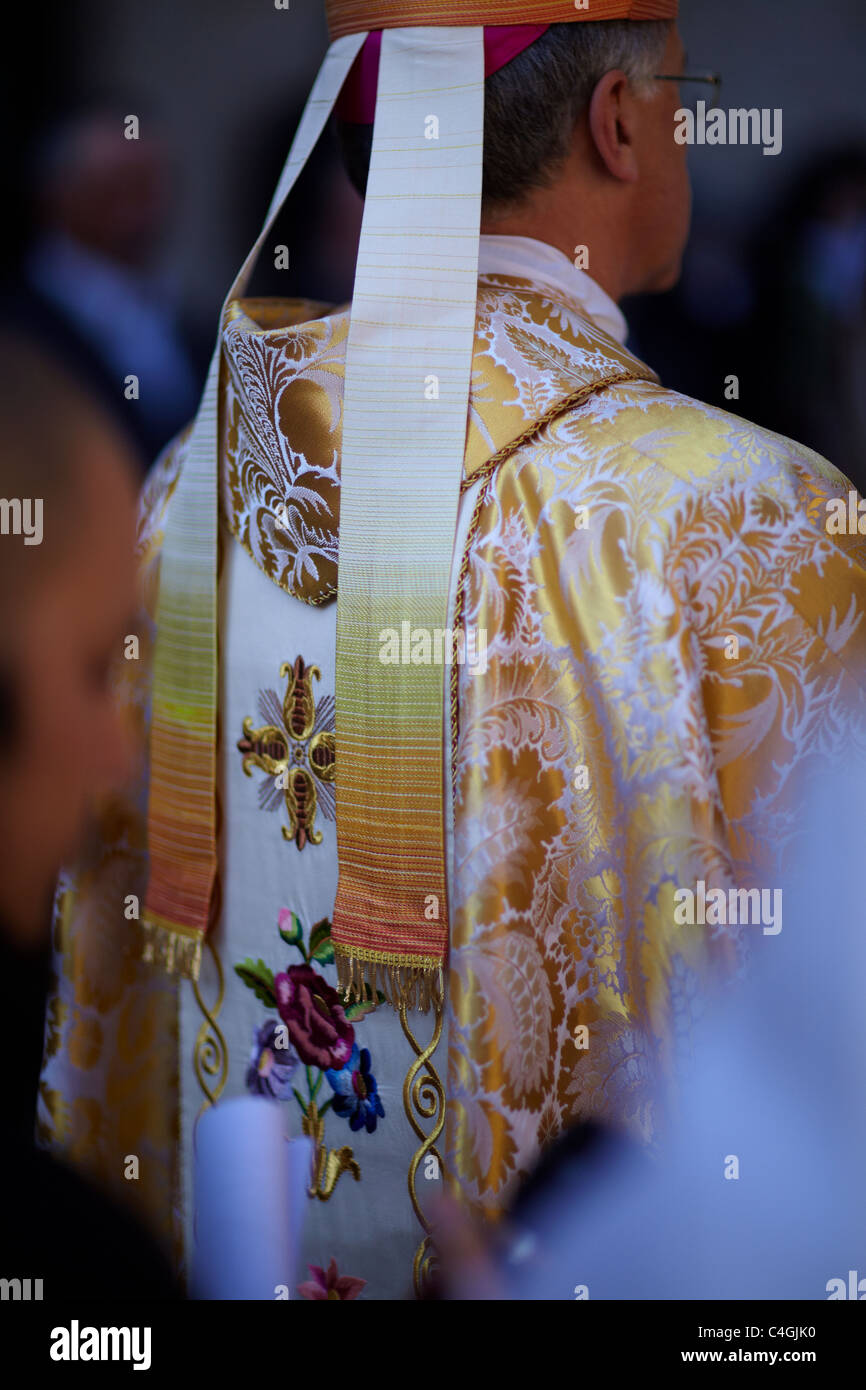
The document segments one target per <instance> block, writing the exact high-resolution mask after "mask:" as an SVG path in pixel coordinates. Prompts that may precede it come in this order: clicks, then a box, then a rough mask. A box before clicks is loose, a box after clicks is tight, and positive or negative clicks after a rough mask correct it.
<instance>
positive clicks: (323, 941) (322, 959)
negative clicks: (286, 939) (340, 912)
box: [295, 917, 348, 1017]
mask: <svg viewBox="0 0 866 1390" xmlns="http://www.w3.org/2000/svg"><path fill="white" fill-rule="evenodd" d="M295 920H296V921H297V918H296V919H295ZM310 959H311V960H315V961H318V962H319V964H320V965H333V963H334V948H333V946H332V945H331V924H330V922H329V921H328V919H327V917H323V918H322V920H321V922H316V923H315V924H314V926H313V928H312V930H311V932H310ZM347 1017H348V1015H347Z"/></svg>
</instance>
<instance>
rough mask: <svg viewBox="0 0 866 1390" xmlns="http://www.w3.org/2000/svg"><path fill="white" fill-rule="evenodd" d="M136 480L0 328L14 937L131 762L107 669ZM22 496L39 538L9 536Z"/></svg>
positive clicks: (39, 927) (2, 617) (129, 568)
mask: <svg viewBox="0 0 866 1390" xmlns="http://www.w3.org/2000/svg"><path fill="white" fill-rule="evenodd" d="M134 477H135V475H134V471H133V468H132V465H131V463H130V462H129V461H128V458H127V456H126V453H125V450H124V446H123V443H122V441H121V440H120V439H119V437H118V436H117V435H116V434H115V432H114V431H113V429H112V427H111V426H110V424H108V423H107V422H106V421H105V420H104V419H103V418H102V416H101V415H100V414H99V412H98V410H97V409H96V408H94V407H93V406H92V405H91V404H90V402H89V401H87V400H86V398H85V397H84V396H83V395H82V394H81V393H80V392H79V389H78V388H77V387H76V386H74V385H73V384H72V383H71V382H69V381H68V380H67V378H66V377H65V376H64V375H63V374H62V373H61V372H60V371H59V370H58V369H56V368H55V367H54V366H52V365H49V364H48V363H47V362H46V361H44V360H43V359H42V358H41V357H40V356H39V355H38V353H37V352H36V351H35V350H34V349H32V348H30V347H29V346H28V345H24V344H22V343H20V342H17V341H15V340H14V339H12V338H8V337H6V336H5V335H4V336H2V337H0V499H2V502H0V525H2V526H3V529H4V530H5V532H6V533H5V534H0V926H2V929H3V930H4V931H6V932H7V933H9V934H10V935H11V936H12V937H14V938H15V939H16V940H18V941H19V942H26V941H28V940H34V939H36V938H38V937H39V936H40V934H42V933H43V932H44V931H45V929H46V926H47V921H48V911H49V907H50V901H51V894H52V890H53V885H54V880H55V877H56V874H57V871H58V869H59V868H60V867H61V866H62V864H63V863H64V861H65V860H66V859H67V858H68V857H69V856H71V855H73V854H74V853H75V851H76V849H77V848H78V846H79V843H80V841H81V837H82V834H83V832H84V830H85V828H86V824H87V820H88V812H89V811H90V810H91V808H92V806H93V804H94V802H95V801H96V800H97V799H98V798H99V797H100V796H101V795H102V794H103V793H105V792H107V791H109V790H110V789H112V788H114V787H116V786H117V785H118V784H120V783H121V782H122V781H123V779H124V777H125V775H126V773H127V770H128V769H127V758H128V753H127V748H126V742H125V737H124V734H123V732H122V729H121V725H120V722H119V716H118V712H117V709H116V707H115V704H114V701H113V698H112V692H111V685H110V674H111V667H112V663H113V662H114V661H115V660H116V659H117V658H118V656H119V655H121V654H122V650H123V646H122V639H123V637H124V634H126V633H128V632H129V631H130V630H131V621H132V615H133V614H134V612H135V607H136V578H135V575H136V566H135V555H134V546H135V508H136V494H135V482H134ZM28 500H29V501H30V503H31V504H32V503H33V502H34V501H35V502H36V503H37V504H40V503H41V513H42V535H41V540H40V543H38V544H28V543H27V537H26V536H25V535H24V534H23V533H22V534H15V533H14V532H15V528H16V519H17V516H18V508H17V507H16V506H15V503H16V502H25V503H26V502H27V501H28ZM4 504H5V505H4ZM26 512H27V507H26V506H25V507H24V508H23V509H22V514H23V515H25V516H26ZM37 514H38V505H37V507H36V508H35V509H34V511H33V515H37ZM31 531H32V535H31V537H30V539H31V540H34V539H35V537H36V535H37V534H38V532H37V530H36V528H35V527H31Z"/></svg>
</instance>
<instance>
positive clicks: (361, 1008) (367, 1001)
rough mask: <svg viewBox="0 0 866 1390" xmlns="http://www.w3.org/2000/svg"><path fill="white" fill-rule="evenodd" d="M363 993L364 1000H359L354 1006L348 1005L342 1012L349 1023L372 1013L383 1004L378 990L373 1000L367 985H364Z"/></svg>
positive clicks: (383, 997) (382, 998) (382, 996)
mask: <svg viewBox="0 0 866 1390" xmlns="http://www.w3.org/2000/svg"><path fill="white" fill-rule="evenodd" d="M364 993H365V995H366V998H364V999H359V1000H358V1001H357V1003H355V1004H348V1005H347V1006H346V1008H345V1009H344V1010H343V1012H344V1013H345V1015H346V1018H347V1019H348V1020H349V1022H350V1023H353V1022H354V1021H355V1019H356V1018H363V1017H364V1015H365V1014H370V1013H372V1012H373V1010H374V1009H377V1008H378V1007H379V1005H380V1004H384V1002H385V996H384V994H383V993H382V991H381V990H380V989H377V990H376V998H375V999H374V998H373V995H372V992H371V990H370V986H369V985H367V984H365V985H364Z"/></svg>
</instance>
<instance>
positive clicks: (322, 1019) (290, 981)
mask: <svg viewBox="0 0 866 1390" xmlns="http://www.w3.org/2000/svg"><path fill="white" fill-rule="evenodd" d="M274 993H275V995H276V998H277V1008H278V1009H279V1012H280V1018H281V1019H283V1021H284V1022H285V1024H286V1026H287V1027H288V1030H289V1037H290V1038H291V1040H292V1043H293V1045H294V1046H295V1048H296V1049H297V1053H298V1056H299V1057H300V1059H301V1061H302V1062H306V1064H307V1066H313V1067H321V1069H322V1070H323V1071H325V1070H326V1068H328V1067H343V1066H345V1065H346V1063H347V1062H348V1060H349V1057H350V1056H351V1053H352V1047H353V1045H354V1042H355V1030H354V1028H353V1027H352V1025H351V1023H350V1022H349V1020H348V1019H347V1018H346V1015H345V1012H344V1010H343V1001H342V999H341V998H340V996H339V994H338V993H337V991H336V990H335V989H334V988H333V987H332V986H331V985H329V984H328V982H327V980H323V979H322V977H321V975H318V974H317V973H316V971H315V970H313V968H312V967H311V966H309V965H290V966H289V968H288V970H287V971H286V972H285V974H283V975H277V977H276V979H275V980H274Z"/></svg>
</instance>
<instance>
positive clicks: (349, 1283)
mask: <svg viewBox="0 0 866 1390" xmlns="http://www.w3.org/2000/svg"><path fill="white" fill-rule="evenodd" d="M307 1268H308V1269H309V1271H310V1273H311V1274H312V1276H313V1277H312V1279H308V1280H307V1281H306V1283H304V1284H299V1285H298V1293H299V1294H300V1295H301V1298H312V1299H321V1298H325V1299H331V1298H335V1299H337V1301H338V1302H339V1301H340V1300H341V1299H342V1300H343V1301H344V1302H346V1303H348V1302H349V1301H350V1299H353V1298H357V1297H358V1294H359V1293H360V1292H361V1290H362V1289H363V1288H365V1287H366V1284H367V1281H366V1279H354V1278H353V1277H352V1275H351V1274H338V1273H337V1261H336V1260H335V1259H334V1258H333V1256H332V1257H331V1263H330V1264H329V1265H328V1272H327V1274H326V1273H325V1271H324V1270H323V1269H320V1268H319V1266H318V1265H307Z"/></svg>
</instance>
